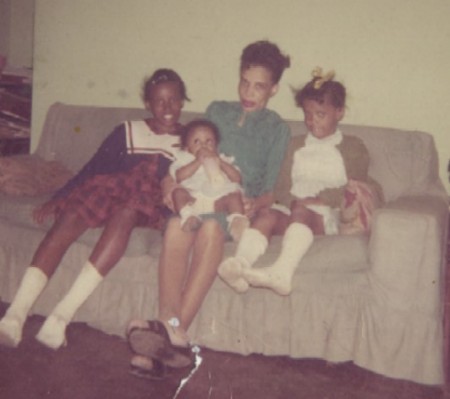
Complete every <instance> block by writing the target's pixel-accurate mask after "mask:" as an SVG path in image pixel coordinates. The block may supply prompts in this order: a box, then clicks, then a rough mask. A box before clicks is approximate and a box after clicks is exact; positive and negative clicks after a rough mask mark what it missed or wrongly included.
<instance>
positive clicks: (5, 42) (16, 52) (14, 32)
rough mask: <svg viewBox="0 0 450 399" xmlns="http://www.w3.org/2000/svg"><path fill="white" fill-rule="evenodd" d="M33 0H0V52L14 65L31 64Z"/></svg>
mask: <svg viewBox="0 0 450 399" xmlns="http://www.w3.org/2000/svg"><path fill="white" fill-rule="evenodd" d="M34 2H35V0H0V54H3V55H6V56H7V58H8V64H9V65H13V66H16V67H26V68H31V67H32V66H33V19H34Z"/></svg>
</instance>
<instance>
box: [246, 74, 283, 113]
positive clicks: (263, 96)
mask: <svg viewBox="0 0 450 399" xmlns="http://www.w3.org/2000/svg"><path fill="white" fill-rule="evenodd" d="M238 91H239V99H240V101H241V105H242V108H243V109H244V112H253V111H258V110H260V109H263V108H266V106H267V103H268V102H269V99H270V97H272V96H273V95H275V93H276V92H277V91H278V84H275V83H273V81H272V73H271V72H270V71H269V70H268V69H267V68H265V67H262V66H251V67H249V68H247V69H243V70H242V71H241V78H240V80H239V88H238Z"/></svg>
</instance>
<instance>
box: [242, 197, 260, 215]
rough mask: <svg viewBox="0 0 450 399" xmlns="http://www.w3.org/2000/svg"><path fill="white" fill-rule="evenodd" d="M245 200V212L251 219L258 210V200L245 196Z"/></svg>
mask: <svg viewBox="0 0 450 399" xmlns="http://www.w3.org/2000/svg"><path fill="white" fill-rule="evenodd" d="M243 202H244V214H245V216H247V217H248V218H249V219H251V218H252V217H253V216H255V214H256V210H257V209H256V201H255V199H254V198H248V197H244V198H243Z"/></svg>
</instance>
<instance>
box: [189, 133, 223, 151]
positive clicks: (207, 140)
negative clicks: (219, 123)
mask: <svg viewBox="0 0 450 399" xmlns="http://www.w3.org/2000/svg"><path fill="white" fill-rule="evenodd" d="M216 147H217V142H216V138H215V136H214V133H213V132H212V131H211V129H210V128H209V127H206V126H199V127H197V128H195V130H193V131H191V132H189V136H188V139H187V142H186V149H187V151H189V152H190V153H191V154H194V155H195V154H196V153H197V151H198V150H200V149H202V148H206V149H208V150H209V151H211V152H216Z"/></svg>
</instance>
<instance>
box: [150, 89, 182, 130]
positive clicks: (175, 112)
mask: <svg viewBox="0 0 450 399" xmlns="http://www.w3.org/2000/svg"><path fill="white" fill-rule="evenodd" d="M183 105H184V100H183V97H182V95H181V93H180V89H179V86H178V84H177V83H175V82H163V83H158V84H156V85H155V86H154V87H152V89H151V91H150V93H149V98H148V100H147V101H146V102H145V107H146V108H147V109H148V110H149V111H150V112H151V113H152V115H153V122H154V128H155V129H156V130H157V131H158V132H169V133H170V132H173V131H174V130H175V129H176V126H177V123H178V119H180V115H181V110H182V108H183Z"/></svg>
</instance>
